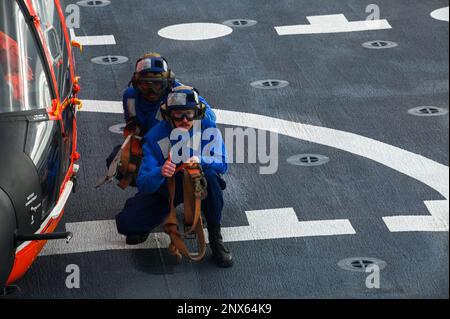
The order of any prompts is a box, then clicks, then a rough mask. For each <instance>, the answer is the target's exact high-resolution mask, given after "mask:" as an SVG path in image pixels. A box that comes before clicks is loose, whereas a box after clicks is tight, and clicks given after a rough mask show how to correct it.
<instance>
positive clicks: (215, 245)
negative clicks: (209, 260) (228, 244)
mask: <svg viewBox="0 0 450 319" xmlns="http://www.w3.org/2000/svg"><path fill="white" fill-rule="evenodd" d="M208 235H209V246H210V247H211V250H212V253H213V259H214V261H215V262H216V264H217V265H218V266H219V267H223V268H226V267H231V266H233V256H232V255H231V253H230V251H229V250H228V249H226V248H225V247H224V246H223V241H222V234H221V233H220V224H219V225H217V224H208Z"/></svg>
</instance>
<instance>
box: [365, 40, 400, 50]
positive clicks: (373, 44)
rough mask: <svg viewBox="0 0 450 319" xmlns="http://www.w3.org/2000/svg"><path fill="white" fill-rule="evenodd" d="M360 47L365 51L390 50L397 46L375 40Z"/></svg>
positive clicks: (389, 42)
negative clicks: (365, 49)
mask: <svg viewBox="0 0 450 319" xmlns="http://www.w3.org/2000/svg"><path fill="white" fill-rule="evenodd" d="M362 46H363V47H365V48H367V49H390V48H395V47H396V46H398V44H397V43H395V42H392V41H384V40H375V41H369V42H364V43H363V44H362Z"/></svg>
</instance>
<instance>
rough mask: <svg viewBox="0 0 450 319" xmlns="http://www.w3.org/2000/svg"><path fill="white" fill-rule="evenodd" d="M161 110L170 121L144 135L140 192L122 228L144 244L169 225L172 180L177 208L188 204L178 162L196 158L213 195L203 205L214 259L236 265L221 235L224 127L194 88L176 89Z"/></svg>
mask: <svg viewBox="0 0 450 319" xmlns="http://www.w3.org/2000/svg"><path fill="white" fill-rule="evenodd" d="M161 110H162V115H163V117H164V119H165V121H162V122H160V123H158V124H156V126H155V127H153V128H152V129H151V130H150V132H149V133H147V134H146V135H145V137H144V140H145V142H144V145H143V159H142V163H141V166H140V169H139V173H138V176H137V187H138V190H139V192H138V193H137V194H136V196H135V197H133V198H130V199H128V200H127V202H126V204H125V207H124V209H123V210H122V212H121V213H120V214H118V215H117V216H116V223H117V229H118V231H119V233H121V234H123V235H126V236H127V244H131V245H132V244H140V243H142V242H144V241H145V240H146V239H147V237H148V235H149V232H150V231H151V230H152V229H154V228H155V227H156V226H158V225H160V224H162V223H164V221H165V220H166V219H167V217H168V215H169V211H170V203H169V192H168V188H167V179H168V178H172V177H174V178H175V183H176V192H175V199H174V204H175V207H176V206H178V205H179V204H181V203H182V202H183V183H182V175H183V173H182V172H178V173H176V168H177V165H178V164H182V162H187V161H188V160H189V159H191V160H192V158H196V159H197V161H198V162H199V163H200V164H201V167H202V170H203V174H204V177H205V178H206V181H207V196H206V198H205V199H203V200H202V205H201V207H202V212H203V215H204V217H205V219H206V223H207V228H208V233H209V243H210V248H211V250H212V253H213V259H214V260H215V262H216V263H217V264H218V265H219V266H220V267H230V266H232V264H233V259H232V255H231V253H230V251H229V250H228V249H226V248H225V247H224V244H223V240H222V235H221V219H222V209H223V206H224V201H223V190H224V189H225V188H226V184H225V181H224V180H223V179H222V177H221V174H225V173H226V171H227V169H228V165H227V160H226V158H227V157H226V152H225V145H224V143H223V139H222V136H221V134H220V131H219V129H218V128H217V127H216V125H215V123H214V122H213V121H212V120H211V119H210V118H208V117H205V111H206V106H205V105H204V104H203V103H202V102H201V101H200V100H199V96H198V92H197V91H196V90H195V89H193V88H192V87H188V86H179V87H176V88H174V89H173V91H172V92H171V93H169V95H168V97H167V100H166V102H165V103H163V104H162V107H161ZM206 130H207V131H206ZM197 131H198V132H197ZM205 131H206V132H205ZM200 133H201V134H200ZM204 133H207V134H204ZM193 135H195V136H193ZM199 139H200V140H199ZM196 140H197V141H198V144H197V145H199V147H197V151H195V149H196V147H195V144H196V142H195V141H196ZM169 154H170V156H169Z"/></svg>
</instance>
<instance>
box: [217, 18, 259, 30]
mask: <svg viewBox="0 0 450 319" xmlns="http://www.w3.org/2000/svg"><path fill="white" fill-rule="evenodd" d="M257 23H258V22H257V21H255V20H249V19H232V20H227V21H224V22H222V24H225V25H226V26H229V27H232V28H245V27H251V26H254V25H255V24H257Z"/></svg>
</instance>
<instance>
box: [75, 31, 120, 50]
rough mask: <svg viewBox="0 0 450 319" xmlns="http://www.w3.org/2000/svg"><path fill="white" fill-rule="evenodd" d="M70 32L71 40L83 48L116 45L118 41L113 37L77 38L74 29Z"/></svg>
mask: <svg viewBox="0 0 450 319" xmlns="http://www.w3.org/2000/svg"><path fill="white" fill-rule="evenodd" d="M69 32H70V38H71V39H72V40H75V41H77V42H79V43H80V44H81V45H83V46H91V45H115V44H116V39H115V38H114V36H113V35H98V36H77V35H76V34H75V30H74V29H70V30H69Z"/></svg>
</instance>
